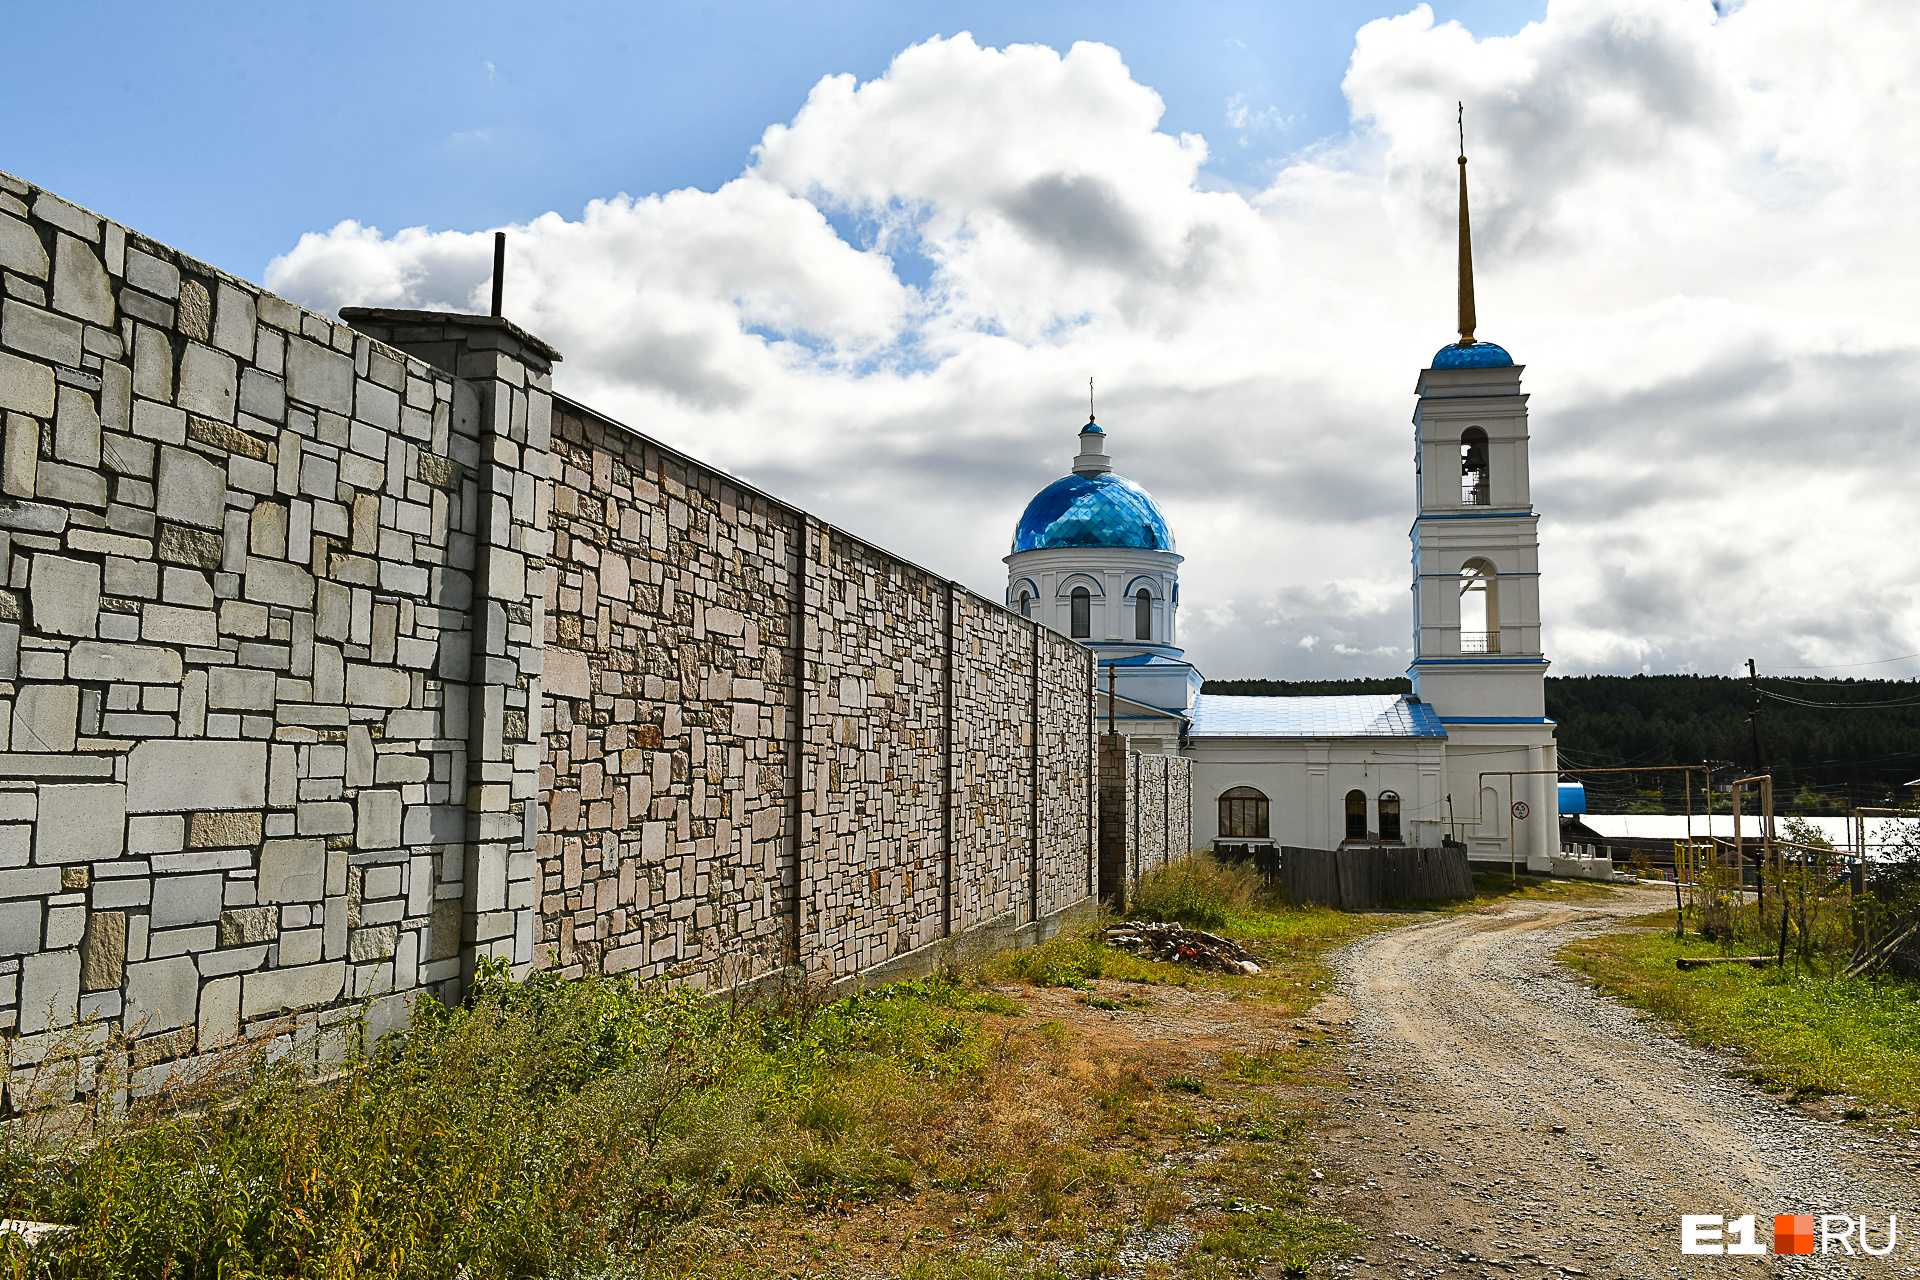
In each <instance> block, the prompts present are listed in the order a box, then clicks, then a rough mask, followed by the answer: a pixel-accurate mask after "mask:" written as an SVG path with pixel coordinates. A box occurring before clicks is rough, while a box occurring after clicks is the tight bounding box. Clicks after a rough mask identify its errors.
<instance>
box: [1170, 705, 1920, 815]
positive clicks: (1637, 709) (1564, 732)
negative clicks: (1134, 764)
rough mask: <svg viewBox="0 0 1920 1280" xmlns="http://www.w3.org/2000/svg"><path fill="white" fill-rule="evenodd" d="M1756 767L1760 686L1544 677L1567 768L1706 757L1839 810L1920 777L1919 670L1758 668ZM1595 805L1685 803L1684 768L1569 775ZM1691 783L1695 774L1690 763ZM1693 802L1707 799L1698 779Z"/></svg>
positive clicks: (1801, 807)
mask: <svg viewBox="0 0 1920 1280" xmlns="http://www.w3.org/2000/svg"><path fill="white" fill-rule="evenodd" d="M1759 687H1760V699H1759V702H1760V717H1759V722H1760V723H1759V728H1760V749H1761V751H1762V753H1763V755H1762V756H1761V757H1760V759H1761V762H1762V763H1763V764H1764V766H1765V768H1764V770H1759V769H1756V768H1755V764H1756V754H1755V743H1754V729H1753V710H1754V690H1753V688H1752V687H1751V686H1750V685H1749V684H1748V682H1747V681H1746V680H1743V679H1733V678H1730V677H1727V676H1692V675H1667V676H1569V677H1556V676H1548V677H1547V715H1548V716H1549V717H1550V718H1551V719H1553V720H1554V721H1556V722H1557V724H1558V725H1559V727H1558V729H1557V730H1556V731H1555V736H1556V738H1557V740H1558V742H1559V744H1560V763H1561V765H1562V766H1564V767H1566V768H1567V769H1569V770H1572V769H1583V768H1585V769H1600V768H1629V769H1632V768H1640V769H1648V768H1651V767H1653V766H1657V765H1675V764H1701V763H1706V764H1709V765H1711V766H1713V768H1714V781H1715V783H1716V784H1718V783H1724V782H1727V781H1730V780H1731V779H1732V778H1733V777H1738V776H1743V775H1745V774H1747V773H1749V772H1760V771H1766V772H1771V773H1772V774H1773V777H1774V795H1775V804H1776V808H1777V810H1778V811H1779V812H1782V813H1801V814H1829V815H1837V814H1843V813H1845V812H1847V810H1848V809H1849V808H1851V807H1852V806H1854V805H1899V804H1904V803H1910V802H1911V801H1912V798H1913V793H1912V792H1910V791H1909V790H1907V788H1906V787H1905V786H1904V785H1903V784H1904V783H1906V782H1907V781H1909V780H1910V779H1913V778H1915V777H1920V681H1915V680H1829V679H1785V678H1782V677H1778V676H1762V677H1760V682H1759ZM1407 691H1408V684H1407V681H1406V680H1405V679H1404V678H1401V679H1383V680H1209V681H1207V683H1206V687H1205V692H1207V693H1237V694H1254V695H1264V696H1268V697H1301V696H1308V695H1314V694H1343V693H1406V692H1407ZM1572 776H1574V777H1577V778H1579V780H1580V781H1582V782H1584V783H1585V784H1586V787H1587V797H1588V804H1589V807H1590V808H1591V809H1592V811H1593V812H1595V813H1635V812H1640V813H1662V812H1678V811H1680V809H1682V808H1683V807H1684V806H1685V804H1686V796H1685V793H1684V790H1683V787H1684V783H1683V782H1682V778H1683V776H1684V775H1681V774H1677V773H1675V774H1660V773H1651V772H1648V773H1617V774H1587V775H1585V776H1581V775H1579V774H1574V775H1572ZM1693 777H1694V778H1695V783H1694V785H1695V787H1696V788H1697V787H1698V786H1699V783H1698V778H1699V775H1698V774H1695V775H1693ZM1694 804H1695V806H1696V808H1698V807H1699V805H1700V799H1699V795H1698V791H1697V790H1696V792H1695V797H1694Z"/></svg>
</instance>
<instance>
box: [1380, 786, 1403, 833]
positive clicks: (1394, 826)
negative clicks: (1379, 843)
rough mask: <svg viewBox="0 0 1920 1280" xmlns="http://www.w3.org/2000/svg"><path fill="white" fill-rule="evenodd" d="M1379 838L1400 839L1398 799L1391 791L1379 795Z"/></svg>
mask: <svg viewBox="0 0 1920 1280" xmlns="http://www.w3.org/2000/svg"><path fill="white" fill-rule="evenodd" d="M1380 838H1381V839H1382V840H1398V839H1400V797H1399V795H1398V794H1397V793H1395V792H1392V791H1382V792H1381V793H1380Z"/></svg>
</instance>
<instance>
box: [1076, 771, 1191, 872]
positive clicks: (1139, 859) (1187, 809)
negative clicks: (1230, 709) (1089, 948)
mask: <svg viewBox="0 0 1920 1280" xmlns="http://www.w3.org/2000/svg"><path fill="white" fill-rule="evenodd" d="M1192 850H1193V761H1192V760H1189V759H1188V758H1187V757H1185V756H1168V755H1158V754H1146V753H1142V752H1137V751H1131V750H1129V749H1128V748H1127V738H1126V735H1125V734H1105V733H1103V734H1101V735H1100V873H1099V874H1100V880H1099V894H1100V898H1101V900H1102V901H1117V902H1121V903H1124V902H1125V901H1126V895H1127V894H1128V892H1129V891H1130V890H1131V889H1132V886H1133V885H1135V884H1137V883H1138V882H1139V880H1140V877H1141V876H1143V875H1145V874H1146V873H1147V872H1149V871H1151V870H1153V869H1154V868H1155V867H1163V866H1165V865H1167V864H1168V863H1170V862H1172V861H1174V860H1175V859H1178V858H1184V857H1186V856H1187V854H1189V853H1191V852H1192Z"/></svg>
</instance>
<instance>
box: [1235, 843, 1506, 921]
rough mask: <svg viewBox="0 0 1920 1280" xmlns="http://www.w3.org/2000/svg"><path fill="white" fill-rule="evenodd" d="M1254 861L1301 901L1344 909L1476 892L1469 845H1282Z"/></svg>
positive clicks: (1366, 908) (1468, 895)
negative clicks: (1344, 846)
mask: <svg viewBox="0 0 1920 1280" xmlns="http://www.w3.org/2000/svg"><path fill="white" fill-rule="evenodd" d="M1254 864H1255V865H1256V866H1258V867H1259V868H1260V870H1261V872H1262V873H1263V874H1264V875H1265V876H1266V879H1267V883H1268V884H1270V885H1271V884H1278V885H1281V886H1283V887H1284V888H1285V890H1286V893H1287V896H1288V897H1289V898H1292V899H1293V900H1294V901H1295V902H1317V903H1320V904H1321V905H1323V906H1328V907H1338V908H1339V909H1340V910H1342V911H1370V910H1372V909H1373V908H1375V907H1381V906H1385V905H1386V904H1388V903H1392V902H1439V901H1446V900H1450V899H1456V898H1471V897H1472V896H1473V875H1472V873H1471V872H1469V871H1468V870H1467V855H1466V851H1465V850H1463V849H1410V848H1393V847H1383V846H1366V847H1363V848H1355V849H1302V848H1299V847H1297V846H1294V845H1282V846H1280V847H1279V848H1277V849H1275V848H1272V847H1269V848H1266V849H1262V850H1260V851H1259V852H1257V853H1256V854H1254Z"/></svg>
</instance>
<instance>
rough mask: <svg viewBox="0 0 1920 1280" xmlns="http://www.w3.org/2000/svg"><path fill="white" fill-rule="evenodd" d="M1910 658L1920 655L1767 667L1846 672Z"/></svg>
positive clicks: (1786, 669) (1780, 663) (1775, 663)
mask: <svg viewBox="0 0 1920 1280" xmlns="http://www.w3.org/2000/svg"><path fill="white" fill-rule="evenodd" d="M1908 658H1920V653H1903V654H1901V655H1900V656H1899V657H1897V658H1875V659H1874V660H1873V661H1871V662H1828V663H1809V664H1806V665H1804V666H1794V665H1792V664H1790V663H1784V662H1769V663H1768V664H1767V665H1768V666H1770V667H1778V668H1779V669H1780V670H1782V671H1845V670H1848V669H1850V668H1853V667H1881V666H1885V665H1886V664H1887V663H1889V662H1905V661H1906V660H1907V659H1908ZM1802 678H1804V677H1802Z"/></svg>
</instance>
